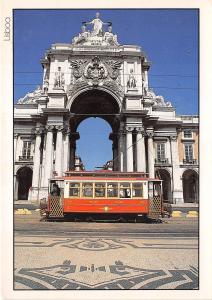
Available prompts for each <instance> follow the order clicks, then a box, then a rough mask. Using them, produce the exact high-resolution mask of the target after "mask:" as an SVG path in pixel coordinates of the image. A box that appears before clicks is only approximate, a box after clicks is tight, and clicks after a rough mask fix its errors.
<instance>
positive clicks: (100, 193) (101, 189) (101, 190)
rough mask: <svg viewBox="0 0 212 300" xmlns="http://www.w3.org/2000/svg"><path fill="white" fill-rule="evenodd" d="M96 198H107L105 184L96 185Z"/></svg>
mask: <svg viewBox="0 0 212 300" xmlns="http://www.w3.org/2000/svg"><path fill="white" fill-rule="evenodd" d="M95 197H97V198H99V197H105V183H101V182H98V183H97V182H96V183H95Z"/></svg>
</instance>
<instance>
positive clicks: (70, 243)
mask: <svg viewBox="0 0 212 300" xmlns="http://www.w3.org/2000/svg"><path fill="white" fill-rule="evenodd" d="M40 219H41V218H40V216H39V213H38V212H34V213H33V214H32V215H15V217H14V231H15V236H14V245H15V247H14V260H15V262H14V267H15V272H14V288H15V289H17V290H21V289H23V290H25V289H39V290H43V289H45V290H46V289H100V290H101V289H198V219H197V218H196V219H195V218H193V219H189V218H176V219H174V218H171V219H163V222H162V223H124V222H122V223H121V222H119V223H117V222H108V223H107V222H79V221H78V222H68V221H65V222H64V221H60V222H43V221H40Z"/></svg>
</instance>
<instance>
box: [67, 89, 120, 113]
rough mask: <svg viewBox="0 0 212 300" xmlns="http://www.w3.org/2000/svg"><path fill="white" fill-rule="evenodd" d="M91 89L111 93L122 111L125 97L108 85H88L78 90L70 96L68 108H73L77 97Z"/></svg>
mask: <svg viewBox="0 0 212 300" xmlns="http://www.w3.org/2000/svg"><path fill="white" fill-rule="evenodd" d="M89 91H91V92H94V93H95V91H102V92H104V93H106V94H108V95H110V96H111V97H112V98H114V100H115V101H116V103H117V104H118V106H119V112H120V111H121V109H122V105H123V99H122V98H121V97H119V96H118V95H117V94H116V93H115V92H114V91H113V90H111V89H109V88H107V87H100V86H98V87H95V88H93V87H89V86H88V87H85V88H81V89H79V90H77V91H76V92H75V93H74V94H73V95H72V96H71V97H69V98H68V102H67V105H66V108H67V109H68V110H71V106H72V104H73V102H74V101H75V99H76V98H78V97H79V96H80V95H81V94H84V93H86V92H89Z"/></svg>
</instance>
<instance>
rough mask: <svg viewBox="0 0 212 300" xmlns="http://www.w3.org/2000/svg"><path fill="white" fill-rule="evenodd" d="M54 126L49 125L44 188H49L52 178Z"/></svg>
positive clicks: (47, 127)
mask: <svg viewBox="0 0 212 300" xmlns="http://www.w3.org/2000/svg"><path fill="white" fill-rule="evenodd" d="M53 128H54V126H52V125H47V126H46V129H47V136H46V151H45V152H46V153H45V165H44V187H48V180H49V178H50V177H51V176H52V154H53V132H52V130H53Z"/></svg>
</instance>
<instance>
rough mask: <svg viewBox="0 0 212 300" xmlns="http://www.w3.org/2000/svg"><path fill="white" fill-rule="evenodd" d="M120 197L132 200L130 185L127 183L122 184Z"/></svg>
mask: <svg viewBox="0 0 212 300" xmlns="http://www.w3.org/2000/svg"><path fill="white" fill-rule="evenodd" d="M119 197H120V198H131V189H130V183H125V182H122V183H120V189H119Z"/></svg>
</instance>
